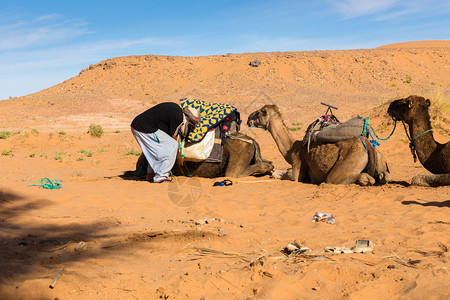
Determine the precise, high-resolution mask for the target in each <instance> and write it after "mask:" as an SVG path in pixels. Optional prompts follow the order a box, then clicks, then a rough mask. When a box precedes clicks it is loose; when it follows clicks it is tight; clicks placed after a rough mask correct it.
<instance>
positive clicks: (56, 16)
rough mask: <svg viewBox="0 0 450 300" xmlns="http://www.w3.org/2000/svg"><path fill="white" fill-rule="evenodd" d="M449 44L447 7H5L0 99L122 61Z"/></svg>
mask: <svg viewBox="0 0 450 300" xmlns="http://www.w3.org/2000/svg"><path fill="white" fill-rule="evenodd" d="M421 40H450V1H448V0H343V1H338V0H311V1H302V0H298V1H294V0H284V1H283V0H280V1H277V0H269V1H266V0H261V1H256V0H228V1H227V0H222V1H214V0H204V1H197V0H190V1H186V0H184V1H181V0H180V1H169V0H159V1H152V0H149V1H144V0H140V1H139V0H136V1H135V0H128V1H115V0H109V1H103V0H89V1H84V0H73V1H67V0H54V1H46V0H39V1H37V0H31V1H21V0H14V1H2V5H1V10H0V99H7V98H8V97H10V96H11V97H15V96H23V95H26V94H30V93H33V92H37V91H40V90H42V89H45V88H48V87H51V86H53V85H55V84H57V83H60V82H63V81H65V80H67V79H69V78H71V77H73V76H76V75H78V73H79V72H80V71H81V70H82V69H84V68H86V67H88V66H89V65H90V64H95V63H98V62H100V61H102V60H105V59H108V58H112V57H117V56H126V55H141V54H161V55H177V56H203V55H214V54H226V53H244V52H268V51H309V50H342V49H363V48H374V47H378V46H381V45H386V44H391V43H398V42H408V41H421Z"/></svg>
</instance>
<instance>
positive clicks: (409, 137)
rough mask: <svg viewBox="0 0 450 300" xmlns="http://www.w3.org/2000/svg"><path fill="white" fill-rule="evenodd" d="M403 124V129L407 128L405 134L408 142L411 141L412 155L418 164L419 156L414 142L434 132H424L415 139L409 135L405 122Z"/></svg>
mask: <svg viewBox="0 0 450 300" xmlns="http://www.w3.org/2000/svg"><path fill="white" fill-rule="evenodd" d="M402 124H403V128H405V133H406V136H407V137H408V140H409V148H410V149H411V153H412V156H413V158H414V162H416V161H417V156H416V146H415V145H414V141H415V140H417V139H418V138H420V137H421V136H422V135H424V134H425V133H428V132H430V131H433V130H432V129H428V130H425V131H424V132H422V133H421V134H419V135H418V136H416V137H415V138H411V136H410V135H409V134H408V129H407V128H406V124H405V122H404V121H402Z"/></svg>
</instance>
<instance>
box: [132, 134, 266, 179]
mask: <svg viewBox="0 0 450 300" xmlns="http://www.w3.org/2000/svg"><path fill="white" fill-rule="evenodd" d="M147 165H148V162H147V159H146V158H145V156H144V155H143V154H141V156H140V157H139V159H138V161H137V163H136V171H134V172H133V171H131V173H134V174H133V175H136V174H137V175H146V173H147ZM138 170H139V171H138ZM272 170H273V165H272V162H270V161H267V160H265V159H263V158H262V156H261V150H260V147H259V145H258V143H257V142H256V141H255V140H254V139H252V138H251V137H249V136H245V135H242V133H240V132H236V133H233V134H231V135H228V136H227V138H225V140H224V141H223V156H222V162H220V163H219V162H193V161H184V162H183V165H182V166H180V165H177V164H175V165H174V167H173V168H172V173H173V175H175V176H194V177H205V178H215V177H223V176H226V177H231V178H238V177H243V176H263V175H266V174H270V173H271V172H272ZM125 175H128V176H131V175H130V172H126V174H125ZM147 178H149V177H147Z"/></svg>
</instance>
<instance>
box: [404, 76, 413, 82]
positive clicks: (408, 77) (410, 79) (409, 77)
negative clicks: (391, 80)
mask: <svg viewBox="0 0 450 300" xmlns="http://www.w3.org/2000/svg"><path fill="white" fill-rule="evenodd" d="M411 81H412V77H411V76H409V75H407V76H406V80H405V82H406V83H411Z"/></svg>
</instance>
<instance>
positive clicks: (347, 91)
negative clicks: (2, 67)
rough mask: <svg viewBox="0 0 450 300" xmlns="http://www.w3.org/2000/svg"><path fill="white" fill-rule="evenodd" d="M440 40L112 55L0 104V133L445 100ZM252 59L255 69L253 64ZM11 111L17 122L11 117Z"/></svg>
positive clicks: (446, 50)
mask: <svg viewBox="0 0 450 300" xmlns="http://www.w3.org/2000/svg"><path fill="white" fill-rule="evenodd" d="M440 42H441V43H435V44H423V45H422V44H420V43H413V44H404V45H403V46H404V47H403V48H402V47H400V46H399V44H394V45H388V46H385V47H380V48H376V49H362V50H344V51H305V52H303V51H302V52H270V53H244V54H226V55H215V56H203V57H177V56H156V55H143V56H127V57H116V58H112V59H108V60H105V61H102V62H100V63H98V64H94V65H91V66H89V67H88V68H86V69H84V70H82V71H81V72H80V74H79V75H78V76H75V77H73V78H71V79H69V80H67V81H64V82H62V83H60V84H58V85H55V86H53V87H51V88H48V89H45V90H42V91H40V92H38V93H35V94H31V95H28V96H25V97H21V98H14V99H11V100H7V101H1V102H0V108H3V109H1V112H0V118H1V119H2V121H0V127H11V125H12V124H11V122H13V123H15V122H20V123H21V124H23V125H24V124H27V126H33V125H32V123H33V120H36V119H39V118H51V119H52V120H53V121H54V119H56V118H64V121H66V122H67V125H69V124H70V122H72V123H73V124H75V123H77V122H78V121H77V120H79V121H83V122H84V121H88V120H89V119H92V117H91V116H92V115H93V114H96V117H95V118H97V119H98V118H100V119H102V118H103V119H104V120H103V121H104V122H105V124H106V126H108V122H109V121H111V122H112V123H114V126H116V127H117V126H118V124H117V122H118V123H120V126H124V127H125V126H128V125H129V120H130V119H131V118H132V116H133V115H135V114H136V113H138V112H140V111H142V110H144V109H145V108H147V107H149V106H151V105H154V104H156V103H158V102H163V101H178V99H180V98H184V97H188V98H198V99H203V100H206V101H213V102H227V103H231V104H233V105H235V106H237V107H238V108H239V110H240V111H241V114H242V115H244V116H246V115H248V114H249V113H250V112H251V111H253V110H255V109H257V108H259V107H260V106H261V105H263V104H266V103H276V104H278V105H279V106H280V107H281V108H282V109H283V110H284V111H286V117H287V118H288V119H289V120H293V121H294V120H295V121H296V120H300V121H306V122H307V121H308V119H310V118H314V116H317V114H318V113H319V111H321V110H322V108H323V107H321V106H320V102H326V103H329V104H332V105H335V106H338V107H339V109H340V110H339V114H340V116H342V117H344V118H345V117H348V116H351V115H353V114H355V113H359V112H361V111H362V110H367V109H370V108H372V107H375V106H377V105H380V104H382V103H386V102H387V101H389V100H392V99H395V98H399V97H404V96H407V95H410V94H419V95H424V96H427V97H435V98H436V97H438V98H447V99H448V97H449V95H450V47H448V46H450V42H449V41H440ZM405 45H406V46H405ZM421 45H422V46H421ZM445 45H447V47H445ZM423 46H426V47H423ZM432 46H438V47H432ZM411 47H412V48H411ZM255 60H257V61H259V62H260V64H259V66H258V67H252V66H250V64H249V63H250V62H251V61H255ZM17 103H20V104H21V105H18V104H17ZM8 107H10V109H14V110H15V111H16V112H17V115H21V116H22V117H20V118H16V119H14V116H11V115H10V114H9V111H10V110H8V109H7V108H8ZM98 114H100V116H99V115H98ZM11 118H12V119H11ZM108 118H109V119H111V120H109V121H108V120H107V119H108ZM112 119H114V122H113V121H112ZM19 120H21V121H19ZM60 121H62V120H60Z"/></svg>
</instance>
